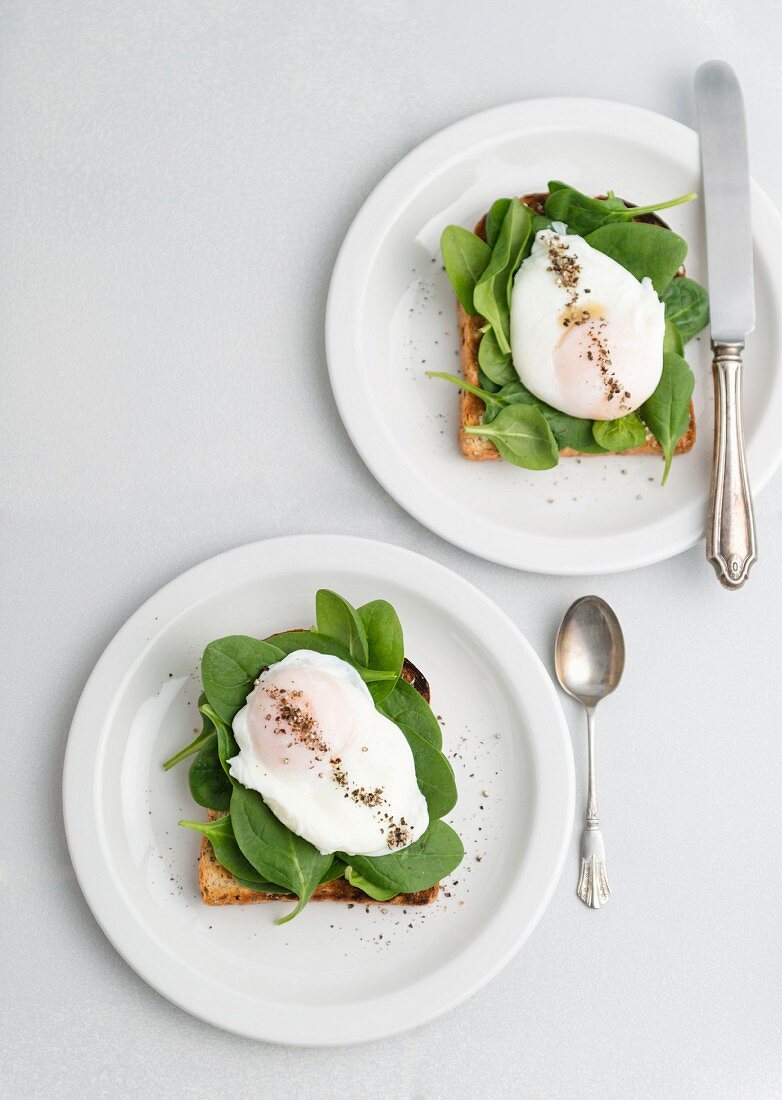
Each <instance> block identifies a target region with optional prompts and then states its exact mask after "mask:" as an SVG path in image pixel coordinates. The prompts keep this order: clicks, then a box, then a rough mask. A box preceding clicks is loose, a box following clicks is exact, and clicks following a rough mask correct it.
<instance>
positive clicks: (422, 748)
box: [397, 722, 458, 821]
mask: <svg viewBox="0 0 782 1100" xmlns="http://www.w3.org/2000/svg"><path fill="white" fill-rule="evenodd" d="M397 725H398V726H399V728H400V729H401V731H402V733H403V734H404V735H405V739H406V740H407V743H408V745H409V746H410V749H411V751H412V753H413V761H414V762H415V778H416V782H417V783H418V789H419V790H420V792H421V794H422V795H423V796H424V798H425V799H426V805H427V808H428V810H429V819H430V820H431V821H434V820H435V818H438V817H445V815H446V814H449V813H450V812H451V810H452V809H453V808H454V806H455V805H456V799H457V798H458V794H457V791H456V780H455V779H454V774H453V768H452V767H451V765H450V764H449V763H448V761H447V760H446V758H445V757H444V756H443V754H442V753H441V752H440V751H439V750H438V749H436V748H435V747H434V745H432V744H430V742H429V741H427V740H426V738H424V737H421V735H420V734H419V733H416V731H415V730H414V729H413V728H412V727H411V726H405V725H403V724H402V723H401V722H400V723H397Z"/></svg>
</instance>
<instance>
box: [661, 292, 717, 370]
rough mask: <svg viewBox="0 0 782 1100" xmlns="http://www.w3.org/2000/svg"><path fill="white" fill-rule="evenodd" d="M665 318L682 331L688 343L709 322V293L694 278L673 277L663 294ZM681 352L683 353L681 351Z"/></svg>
mask: <svg viewBox="0 0 782 1100" xmlns="http://www.w3.org/2000/svg"><path fill="white" fill-rule="evenodd" d="M662 300H663V303H664V305H665V319H666V321H668V322H670V323H671V324H673V325H675V326H676V328H677V329H678V330H679V332H680V333H681V338H682V341H683V343H685V344H686V343H688V342H689V341H690V340H692V339H693V337H695V336H697V335H698V333H699V332H700V331H701V330H702V329H704V328H705V327H706V325H708V323H709V295H708V294H707V293H706V291H705V290H704V289H703V287H702V286H701V285H700V283H696V282H695V280H694V279H688V278H687V276H683V277H682V278H681V279H672V280H671V283H670V285H669V286H668V288H667V289H666V290H665V292H664V293H663V295H662ZM680 354H681V353H680Z"/></svg>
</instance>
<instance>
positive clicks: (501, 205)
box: [486, 199, 513, 248]
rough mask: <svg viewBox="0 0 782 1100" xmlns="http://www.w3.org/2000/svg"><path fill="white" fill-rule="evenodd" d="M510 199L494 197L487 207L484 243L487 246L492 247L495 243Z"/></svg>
mask: <svg viewBox="0 0 782 1100" xmlns="http://www.w3.org/2000/svg"><path fill="white" fill-rule="evenodd" d="M512 201H513V200H512V199H495V200H494V202H493V203H492V204H491V206H490V207H489V213H488V214H487V215H486V243H487V245H488V246H489V248H494V246H495V244H496V243H497V238H498V237H499V235H500V229H502V223H503V221H504V219H505V215H506V214H507V213H508V208H509V206H510V204H511V202H512Z"/></svg>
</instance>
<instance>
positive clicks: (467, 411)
mask: <svg viewBox="0 0 782 1100" xmlns="http://www.w3.org/2000/svg"><path fill="white" fill-rule="evenodd" d="M547 198H548V194H547V193H546V192H535V193H533V194H530V195H523V196H522V198H521V201H522V202H523V203H525V205H527V206H529V207H530V208H531V209H532V210H534V211H535V212H536V213H538V214H543V213H544V212H545V211H544V204H545V202H546V199H547ZM626 205H627V206H631V205H632V204H631V203H629V202H628V203H626ZM638 220H639V221H644V222H650V223H652V224H653V225H660V226H662V227H663V228H665V229H667V228H668V226H667V225H666V224H665V222H664V221H663V220H662V218H658V217H657V215H656V214H647V215H645V216H643V217H641V218H639V219H638ZM474 232H475V234H476V235H477V236H478V237H480V238H481V239H482V240H484V241H485V240H486V217H485V215H484V217H482V218H481V220H480V221H479V222H478V224H477V225H476V227H475V230H474ZM680 275H684V268H683V267H682V269H681V270H680V271H679V272H678V275H677V277H678V276H680ZM457 314H458V318H459V338H460V340H461V363H462V377H463V378H464V380H465V382H469V383H470V385H472V386H480V380H479V377H478V345H479V344H480V342H481V339H482V333H481V329H482V328H483V326H484V325H485V324H486V321H485V320H484V318H483V317H481V316H479V315H478V314H472V313H467V311H466V310H465V309H464V308H463V307H462V305H461V303H460V302H458V301H457ZM483 412H484V404H483V402H482V401H481V399H480V397H476V396H475V394H472V393H468V392H467V391H466V390H461V391H460V395H459V446H460V447H461V449H462V454H463V455H464V457H465V458H469V459H470V460H471V461H472V462H485V461H495V460H497V459H499V458H500V453H499V451H498V450H497V448H496V447H495V446H494V444H493V443H492V442H491V441H490V440H488V439H482V438H481V437H480V436H479V435H472V434H470V433H468V432H465V431H464V430H463V429H464V428H466V427H468V426H472V425H475V424H481V423H482V422H483ZM695 432H696V429H695V408H694V406H693V404H692V402H690V424H689V427H688V428H687V430H686V431H685V433H684V435H683V436H682V437H681V439H680V440H679V442H678V443H677V444H676V451H675V452H674V453H675V454H677V455H681V454H685V453H686V452H687V451H691V450H692V448H693V447H694V445H695ZM559 453H560V456H562V457H565V458H572V457H576V456H577V457H582V456H583V457H584V458H591V457H599V454H600V453H599V454H598V456H592V455H590V454H588V453H587V452H585V451H576V450H574V449H573V448H572V447H564V448H563V449H562V450H561V451H560V452H559ZM606 453H610V452H602V454H603V457H605V454H606ZM621 454H622V456H625V455H661V454H662V448H661V447H660V444H659V443H658V442H657V440H656V439H655V438H654V436H653V435H652V433H651V432H647V436H646V443H645V444H644V445H643V447H631V448H630V450H628V451H622V452H621Z"/></svg>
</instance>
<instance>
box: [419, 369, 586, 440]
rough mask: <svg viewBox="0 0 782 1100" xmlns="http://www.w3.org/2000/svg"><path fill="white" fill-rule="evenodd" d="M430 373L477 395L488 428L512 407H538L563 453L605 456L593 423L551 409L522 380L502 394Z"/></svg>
mask: <svg viewBox="0 0 782 1100" xmlns="http://www.w3.org/2000/svg"><path fill="white" fill-rule="evenodd" d="M426 373H427V376H428V377H429V378H442V379H443V381H444V382H451V383H453V385H455V386H458V387H459V388H460V389H462V390H467V391H468V393H473V394H475V396H476V397H479V398H480V399H481V401H483V403H484V405H485V406H486V412H485V413H484V417H483V422H484V424H491V423H492V422H493V421H494V420H495V419H496V418H497V415H498V413H500V412H501V411H502V409H504V408H506V407H507V406H508V405H534V406H536V407H537V408H538V409H540V411H541V412H542V413H543V415H544V416H545V418H546V420H547V421H548V424H549V427H550V428H551V430H552V432H553V433H554V438H555V439H556V441H557V446H558V448H559V449H560V450H563V449H564V448H565V447H572V448H573V450H575V451H582V452H583V453H584V454H602V453H603V451H604V450H605V448H603V447H601V446H600V444H599V443H598V442H597V441H596V440H595V438H594V436H593V435H592V421H591V420H582V419H581V418H580V417H578V416H569V415H568V414H567V413H563V412H560V411H559V409H555V408H553V407H552V406H551V405H547V404H546V403H545V401H541V400H540V399H539V398H537V397H536V396H535V394H534V393H532V391H531V390H528V389H527V387H526V386H525V385H524V383H523V382H520V381H519V380H518V379H517V380H516V381H515V382H509V383H508V384H507V385H505V386H502V387H501V388H500V389H499V390H494V391H490V390H486V389H482V388H481V387H480V386H473V385H471V384H470V383H469V382H465V380H464V379H463V378H459V377H458V376H457V375H455V374H447V373H446V372H444V371H427V372H426Z"/></svg>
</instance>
